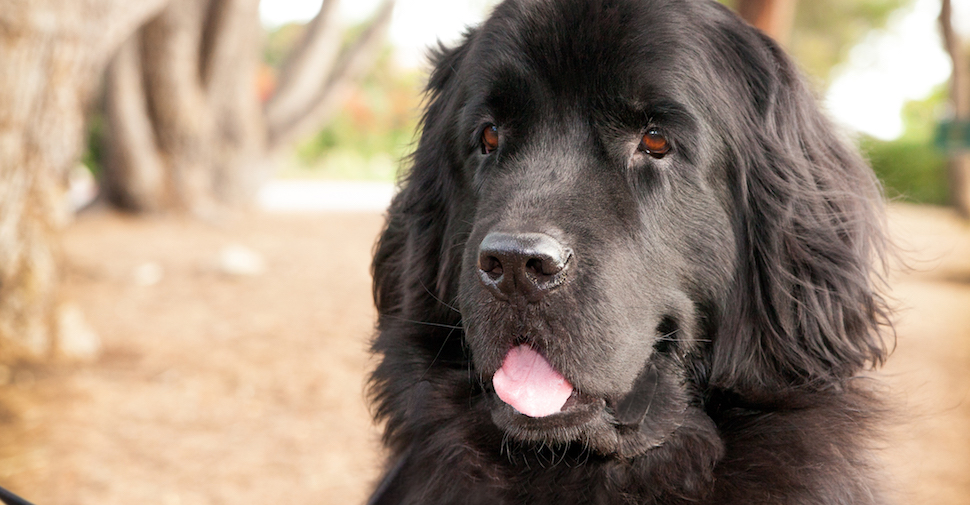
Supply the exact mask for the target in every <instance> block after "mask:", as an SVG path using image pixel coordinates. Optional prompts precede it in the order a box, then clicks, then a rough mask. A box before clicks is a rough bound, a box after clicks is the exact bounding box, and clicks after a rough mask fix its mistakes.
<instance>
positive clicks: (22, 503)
mask: <svg viewBox="0 0 970 505" xmlns="http://www.w3.org/2000/svg"><path fill="white" fill-rule="evenodd" d="M0 501H3V503H5V504H6V505H33V504H31V503H30V502H29V501H27V500H25V499H23V498H21V497H19V496H17V495H15V494H13V493H11V492H10V491H7V490H6V489H4V488H2V487H0Z"/></svg>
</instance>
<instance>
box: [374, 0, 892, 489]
mask: <svg viewBox="0 0 970 505" xmlns="http://www.w3.org/2000/svg"><path fill="white" fill-rule="evenodd" d="M422 124H423V131H422V133H421V136H420V140H419V143H418V145H417V149H416V152H415V153H414V155H413V158H412V162H413V166H412V168H411V169H410V172H409V173H408V175H407V177H406V179H405V180H404V181H403V186H402V189H401V192H400V193H399V194H398V195H397V196H396V197H395V198H394V201H393V203H392V204H391V207H390V210H389V215H388V220H387V224H386V228H385V230H384V232H383V234H382V235H381V238H380V241H379V244H378V246H377V251H376V256H375V259H374V264H373V273H374V298H375V301H376V304H377V308H378V311H379V323H378V330H379V334H378V336H377V337H376V339H375V341H374V343H373V350H374V352H375V353H376V354H377V355H378V356H379V359H380V362H379V364H378V366H377V368H376V370H375V371H374V373H373V376H372V379H371V389H370V393H371V397H372V400H373V401H374V403H375V405H376V412H375V413H376V418H377V419H378V420H379V421H382V422H383V423H384V429H385V435H384V440H385V443H386V445H387V447H388V448H389V450H390V453H391V458H390V463H389V465H388V470H387V472H386V475H385V478H384V479H383V481H382V483H381V484H380V485H379V486H378V489H377V491H376V492H375V494H374V497H373V498H372V502H373V503H381V504H384V503H388V504H389V503H408V504H459V503H461V504H478V503H480V504H546V503H548V504H556V505H567V504H585V503H590V504H614V503H615V504H620V503H640V504H653V503H656V504H680V503H683V504H687V503H691V504H747V505H752V504H762V503H763V504H835V503H839V504H843V503H844V504H849V503H852V504H869V503H881V502H882V501H883V495H884V492H883V491H882V490H881V486H880V481H879V479H878V478H877V477H876V472H875V470H874V469H873V468H872V465H871V462H870V458H869V455H868V442H869V440H870V438H871V437H870V433H871V430H872V424H873V421H874V419H875V417H876V415H875V412H877V411H878V408H877V406H878V402H877V401H876V399H875V398H874V395H873V394H871V393H869V392H867V391H868V389H869V388H867V387H864V386H865V385H864V384H860V382H863V379H859V378H857V376H858V374H860V373H861V372H862V371H863V370H864V369H866V368H867V367H870V366H874V365H878V364H880V363H881V362H882V361H883V359H884V358H885V356H886V353H887V349H886V346H885V344H884V342H883V338H882V337H881V335H880V328H881V327H883V326H884V325H885V324H887V312H888V311H887V309H886V306H885V303H884V302H883V300H882V298H881V297H880V295H879V293H878V289H876V288H877V286H876V285H875V284H876V283H878V279H879V276H878V272H874V266H873V265H874V264H875V265H878V264H879V261H878V260H879V259H880V257H881V255H882V252H883V250H884V242H885V240H884V235H883V231H882V228H883V227H882V207H881V196H880V189H879V185H878V183H877V182H876V181H875V180H874V178H873V175H872V173H871V170H869V168H868V167H867V166H866V164H865V163H864V161H863V160H862V159H861V158H860V156H859V155H858V154H857V152H856V151H855V150H854V149H853V148H852V147H850V146H849V145H848V144H847V143H846V142H845V141H844V140H843V139H842V138H840V135H839V133H838V131H837V130H836V128H834V127H833V126H832V124H831V123H830V122H829V121H828V120H827V119H826V118H825V117H823V115H822V114H821V113H820V112H819V110H818V107H817V105H816V101H815V99H814V97H813V96H812V94H811V93H810V92H809V91H808V90H807V88H806V86H805V84H804V83H803V81H802V79H801V78H800V77H799V75H798V72H797V70H796V68H795V67H794V65H793V64H792V62H791V61H790V60H789V59H788V57H786V56H785V55H784V54H783V52H782V51H781V49H779V47H778V46H777V45H776V44H775V43H774V42H773V41H771V40H770V39H769V38H767V37H765V36H764V35H762V34H761V33H759V32H758V31H757V30H755V29H754V28H752V27H750V26H748V25H746V24H745V23H743V22H742V21H740V20H739V19H738V18H737V17H735V16H734V15H733V14H732V13H730V12H729V11H728V10H727V9H725V8H723V7H721V6H720V5H717V4H715V3H714V2H710V1H707V0H507V1H506V2H504V3H503V4H501V5H499V6H498V7H497V8H496V9H495V11H494V13H493V14H492V16H491V17H490V18H489V19H488V20H487V21H486V22H485V23H484V24H482V25H481V26H480V27H478V28H475V29H471V30H470V31H469V32H468V33H467V34H466V36H465V37H464V40H463V41H462V42H461V43H460V44H459V45H457V47H454V48H441V49H440V50H439V51H437V52H436V54H435V55H434V71H433V72H432V74H431V78H430V82H429V85H428V101H427V107H426V110H425V115H424V118H423V123H422ZM489 125H496V126H497V131H498V135H499V143H498V146H497V148H496V149H495V150H493V151H491V152H488V151H489V149H485V148H483V146H482V140H481V139H482V135H483V133H482V132H483V129H484V128H486V127H488V126H489ZM648 129H654V130H655V131H660V132H662V134H663V136H664V137H665V138H666V139H667V141H668V142H669V145H670V146H671V150H670V152H669V153H667V154H666V155H665V156H651V155H649V154H648V153H647V152H645V151H644V150H643V149H642V148H641V147H642V144H640V141H641V138H642V137H643V136H644V134H645V132H647V131H648ZM497 231H502V232H510V233H525V232H529V233H542V234H544V235H545V236H551V237H553V239H554V240H556V241H558V242H560V243H561V244H563V245H564V247H566V248H568V249H569V251H571V257H570V258H569V263H568V265H567V267H568V269H567V271H566V274H568V275H566V276H565V277H564V279H565V280H564V281H563V282H562V283H561V285H557V286H556V287H555V289H550V290H549V292H548V293H545V294H544V296H542V297H541V298H540V299H529V300H526V299H525V298H524V297H516V296H510V297H506V298H507V299H503V297H501V296H495V294H494V293H493V291H490V290H489V289H488V286H486V285H485V284H486V283H485V282H484V281H483V280H482V279H483V277H481V272H479V265H478V263H477V261H478V258H479V248H480V246H481V244H482V241H483V238H484V237H485V236H486V235H488V234H489V233H493V232H497ZM519 344H525V345H529V346H531V347H533V348H534V349H536V350H538V351H539V352H541V353H542V354H543V356H545V357H546V358H547V359H548V361H549V362H550V363H551V364H552V365H553V366H554V368H555V369H557V370H558V371H560V372H561V373H562V375H563V376H565V377H566V378H567V379H568V380H569V381H570V383H572V384H573V385H574V386H575V391H576V394H577V395H578V396H577V398H578V400H577V401H578V402H579V406H578V407H577V406H575V404H572V405H573V406H572V407H570V409H569V410H566V409H565V408H564V411H563V412H561V413H559V414H555V415H551V416H548V417H540V418H531V417H527V416H524V415H522V414H519V413H517V412H516V411H515V410H514V409H512V407H510V406H509V405H506V404H505V403H504V402H502V401H500V400H498V398H497V397H496V394H495V391H494V389H493V387H492V383H491V379H492V375H493V374H494V373H495V372H496V370H498V369H499V367H500V366H501V365H502V360H503V357H504V356H505V354H506V352H507V351H508V350H509V349H510V348H511V347H513V346H515V345H519ZM645 374H646V375H649V376H650V377H651V380H652V382H651V384H652V388H653V389H651V390H650V393H649V394H650V395H651V396H649V398H648V399H645V400H644V399H642V398H640V400H642V401H644V402H646V403H647V407H648V410H647V411H646V414H645V417H644V418H643V420H642V422H639V423H635V424H633V425H630V424H629V423H624V422H620V418H621V416H620V415H619V414H618V413H617V412H618V411H617V406H618V404H619V403H620V402H621V401H623V400H624V399H628V398H636V397H637V396H638V395H641V394H642V395H647V394H648V393H644V392H641V391H640V389H638V387H639V386H638V384H640V383H641V382H642V380H641V378H642V377H644V376H645ZM651 374H652V375H651ZM567 405H571V404H567Z"/></svg>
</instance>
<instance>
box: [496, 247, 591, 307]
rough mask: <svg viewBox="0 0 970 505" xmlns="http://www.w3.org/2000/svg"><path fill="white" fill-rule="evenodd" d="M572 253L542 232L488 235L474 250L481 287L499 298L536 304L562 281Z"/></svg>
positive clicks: (564, 278)
mask: <svg viewBox="0 0 970 505" xmlns="http://www.w3.org/2000/svg"><path fill="white" fill-rule="evenodd" d="M571 256H572V251H570V250H569V248H568V247H566V246H564V245H562V244H561V243H560V242H559V241H558V240H556V239H554V238H552V237H550V236H549V235H546V234H545V233H502V232H492V233H489V234H488V235H486V236H485V239H484V240H482V243H481V245H480V246H479V248H478V270H479V272H478V273H479V276H480V278H481V280H482V284H484V285H485V287H487V288H488V289H489V290H491V291H492V293H493V294H495V295H496V296H497V297H498V298H500V299H507V298H508V297H509V296H512V295H513V294H516V293H520V294H522V295H524V296H525V298H526V300H528V301H530V302H536V301H538V300H539V299H540V298H542V296H543V295H545V294H546V293H547V292H549V290H551V289H553V288H555V287H557V286H559V285H560V284H562V283H563V281H565V280H566V264H567V263H568V262H569V259H570V257H571Z"/></svg>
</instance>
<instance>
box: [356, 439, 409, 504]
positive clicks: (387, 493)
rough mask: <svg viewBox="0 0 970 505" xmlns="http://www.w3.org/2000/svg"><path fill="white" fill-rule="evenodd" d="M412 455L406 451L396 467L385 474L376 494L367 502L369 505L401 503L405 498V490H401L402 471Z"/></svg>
mask: <svg viewBox="0 0 970 505" xmlns="http://www.w3.org/2000/svg"><path fill="white" fill-rule="evenodd" d="M410 455H411V449H408V450H407V451H404V454H403V455H402V456H401V457H400V458H398V460H397V462H396V463H394V466H393V467H391V469H390V470H388V472H387V473H386V474H384V478H383V479H382V480H381V483H380V484H378V485H377V489H375V490H374V494H372V495H371V497H370V499H369V500H367V505H397V504H399V503H401V500H402V499H403V498H404V496H403V494H402V493H403V491H404V490H403V489H401V479H400V477H401V470H402V469H403V468H404V467H405V466H407V460H408V456H410Z"/></svg>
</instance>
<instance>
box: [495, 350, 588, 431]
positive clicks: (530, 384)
mask: <svg viewBox="0 0 970 505" xmlns="http://www.w3.org/2000/svg"><path fill="white" fill-rule="evenodd" d="M492 385H493V386H495V393H496V394H498V397H499V398H501V399H502V401H503V402H505V403H508V404H509V405H511V406H512V408H514V409H515V410H517V411H519V412H521V413H523V414H525V415H527V416H529V417H544V416H548V415H550V414H555V413H556V412H559V411H561V410H562V406H563V405H565V404H566V400H567V399H569V395H571V394H572V392H573V385H572V384H570V383H569V381H567V380H566V378H565V377H563V376H562V374H560V373H559V372H557V371H556V370H555V369H554V368H552V365H550V364H549V362H548V361H546V358H543V357H542V355H541V354H539V353H537V352H536V351H534V350H533V349H532V348H531V347H529V346H527V345H520V346H518V347H513V348H512V349H511V350H510V351H509V353H508V354H506V355H505V362H504V363H502V368H499V369H498V371H497V372H495V375H494V376H492Z"/></svg>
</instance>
